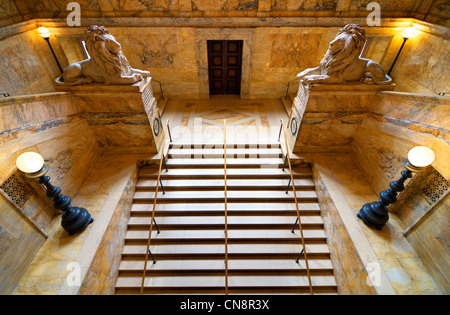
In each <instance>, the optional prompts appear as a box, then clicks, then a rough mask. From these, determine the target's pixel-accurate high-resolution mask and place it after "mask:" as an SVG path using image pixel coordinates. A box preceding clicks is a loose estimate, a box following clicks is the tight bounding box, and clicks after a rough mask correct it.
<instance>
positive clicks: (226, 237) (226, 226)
mask: <svg viewBox="0 0 450 315" xmlns="http://www.w3.org/2000/svg"><path fill="white" fill-rule="evenodd" d="M223 128H224V132H223V159H224V160H223V161H224V163H223V167H224V168H223V170H224V188H225V199H224V200H225V294H226V295H228V200H227V121H226V119H224V120H223Z"/></svg>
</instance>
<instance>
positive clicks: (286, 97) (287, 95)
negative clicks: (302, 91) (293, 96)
mask: <svg viewBox="0 0 450 315" xmlns="http://www.w3.org/2000/svg"><path fill="white" fill-rule="evenodd" d="M294 81H298V79H294V80H291V81H289V82H288V86H287V89H286V96H285V98H284V99H285V100H287V99H288V97H289V89H290V87H291V83H292V82H294Z"/></svg>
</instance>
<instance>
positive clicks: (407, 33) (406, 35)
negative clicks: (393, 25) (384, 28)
mask: <svg viewBox="0 0 450 315" xmlns="http://www.w3.org/2000/svg"><path fill="white" fill-rule="evenodd" d="M416 32H417V30H416V29H415V28H414V27H412V26H411V27H408V28H405V30H404V31H403V37H404V38H411V37H413V36H414V35H416Z"/></svg>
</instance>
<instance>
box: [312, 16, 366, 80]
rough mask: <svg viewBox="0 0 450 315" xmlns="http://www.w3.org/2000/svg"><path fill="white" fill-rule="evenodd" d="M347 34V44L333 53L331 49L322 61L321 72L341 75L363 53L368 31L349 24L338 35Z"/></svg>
mask: <svg viewBox="0 0 450 315" xmlns="http://www.w3.org/2000/svg"><path fill="white" fill-rule="evenodd" d="M343 33H344V34H346V35H347V36H346V38H345V46H344V48H342V49H341V50H339V51H337V52H335V53H333V52H331V51H330V50H329V49H328V51H327V53H326V54H325V56H324V58H323V59H322V61H321V62H320V69H321V74H326V75H329V76H339V75H341V74H344V73H345V71H346V69H347V68H348V66H349V65H351V64H352V63H353V61H355V60H356V59H358V58H359V56H360V55H361V52H362V49H363V48H364V44H365V42H366V31H365V30H364V29H363V28H362V27H360V26H359V25H357V24H348V25H346V26H345V27H344V28H343V29H341V30H340V31H339V33H338V34H337V35H336V37H337V36H339V35H341V34H343Z"/></svg>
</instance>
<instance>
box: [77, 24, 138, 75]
mask: <svg viewBox="0 0 450 315" xmlns="http://www.w3.org/2000/svg"><path fill="white" fill-rule="evenodd" d="M86 34H87V37H86V41H85V42H86V49H87V51H88V53H89V55H90V57H91V62H92V63H93V64H94V65H95V66H97V67H98V68H100V69H102V70H103V71H104V73H105V75H106V76H107V77H110V78H117V77H122V76H129V75H130V74H131V73H132V71H131V67H130V64H129V63H128V60H127V58H126V57H125V55H124V54H123V53H122V51H120V53H118V54H114V53H112V52H110V51H109V50H108V49H107V48H106V46H105V39H106V38H105V35H109V34H110V33H109V31H108V30H107V29H106V28H105V27H104V26H97V25H92V26H89V27H88V29H87V30H86Z"/></svg>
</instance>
